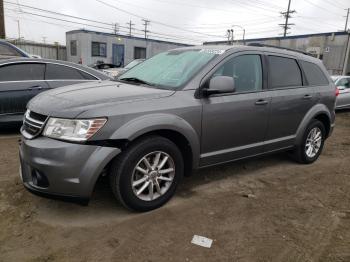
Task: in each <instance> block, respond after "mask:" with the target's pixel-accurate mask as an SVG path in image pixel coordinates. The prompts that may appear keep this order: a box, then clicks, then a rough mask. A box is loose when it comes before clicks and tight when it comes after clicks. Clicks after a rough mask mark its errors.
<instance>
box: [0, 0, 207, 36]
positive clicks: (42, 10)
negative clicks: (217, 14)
mask: <svg viewBox="0 0 350 262" xmlns="http://www.w3.org/2000/svg"><path fill="white" fill-rule="evenodd" d="M5 2H6V3H10V4H14V3H12V2H7V1H5ZM16 5H17V4H16ZM20 6H21V7H25V8H30V9H33V10H38V11H39V12H44V13H49V14H53V15H58V16H64V17H68V18H72V19H80V20H83V21H88V22H91V23H98V24H101V25H108V26H110V28H106V27H104V26H97V25H92V24H86V23H81V22H77V21H72V20H66V19H61V18H56V17H52V16H46V15H41V16H42V17H44V18H48V19H55V20H60V21H63V22H68V23H76V24H80V25H83V26H89V27H94V28H99V29H105V30H111V29H112V28H113V26H114V25H113V24H112V23H106V22H102V21H97V20H92V19H87V18H80V17H76V16H72V15H67V14H63V13H58V12H54V11H50V10H45V9H41V8H36V7H32V6H27V5H20ZM12 11H15V10H12ZM22 13H25V14H29V15H34V16H40V15H39V14H37V13H32V12H28V11H22ZM119 27H120V28H124V29H128V32H126V31H121V30H119V31H120V32H123V33H129V34H130V28H129V27H126V26H120V25H119ZM133 29H135V30H137V31H139V32H142V33H144V30H141V29H136V28H133ZM154 34H157V35H159V36H161V35H165V36H171V37H174V38H173V39H174V40H178V39H184V40H186V39H187V40H190V41H195V42H202V40H199V39H193V38H190V37H184V36H176V35H169V34H163V33H156V32H154Z"/></svg>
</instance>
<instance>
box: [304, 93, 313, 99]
mask: <svg viewBox="0 0 350 262" xmlns="http://www.w3.org/2000/svg"><path fill="white" fill-rule="evenodd" d="M311 98H312V95H309V94H307V95H304V96H303V99H311Z"/></svg>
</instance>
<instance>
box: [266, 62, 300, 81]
mask: <svg viewBox="0 0 350 262" xmlns="http://www.w3.org/2000/svg"><path fill="white" fill-rule="evenodd" d="M268 59H269V77H270V79H271V80H270V83H271V86H270V88H280V87H293V86H301V85H302V80H301V72H300V68H299V66H298V64H297V62H296V61H295V59H292V58H286V57H280V56H269V57H268Z"/></svg>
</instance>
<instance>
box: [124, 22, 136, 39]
mask: <svg viewBox="0 0 350 262" xmlns="http://www.w3.org/2000/svg"><path fill="white" fill-rule="evenodd" d="M126 24H127V25H128V26H129V36H131V30H132V29H134V28H133V27H132V26H133V25H135V24H133V23H132V21H131V20H130V22H129V23H126Z"/></svg>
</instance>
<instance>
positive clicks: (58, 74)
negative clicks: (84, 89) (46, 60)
mask: <svg viewBox="0 0 350 262" xmlns="http://www.w3.org/2000/svg"><path fill="white" fill-rule="evenodd" d="M45 79H46V80H59V79H66V80H81V79H85V78H84V77H83V75H82V74H80V72H79V71H78V70H77V69H75V68H71V67H68V66H63V65H56V64H47V65H46V73H45Z"/></svg>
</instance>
